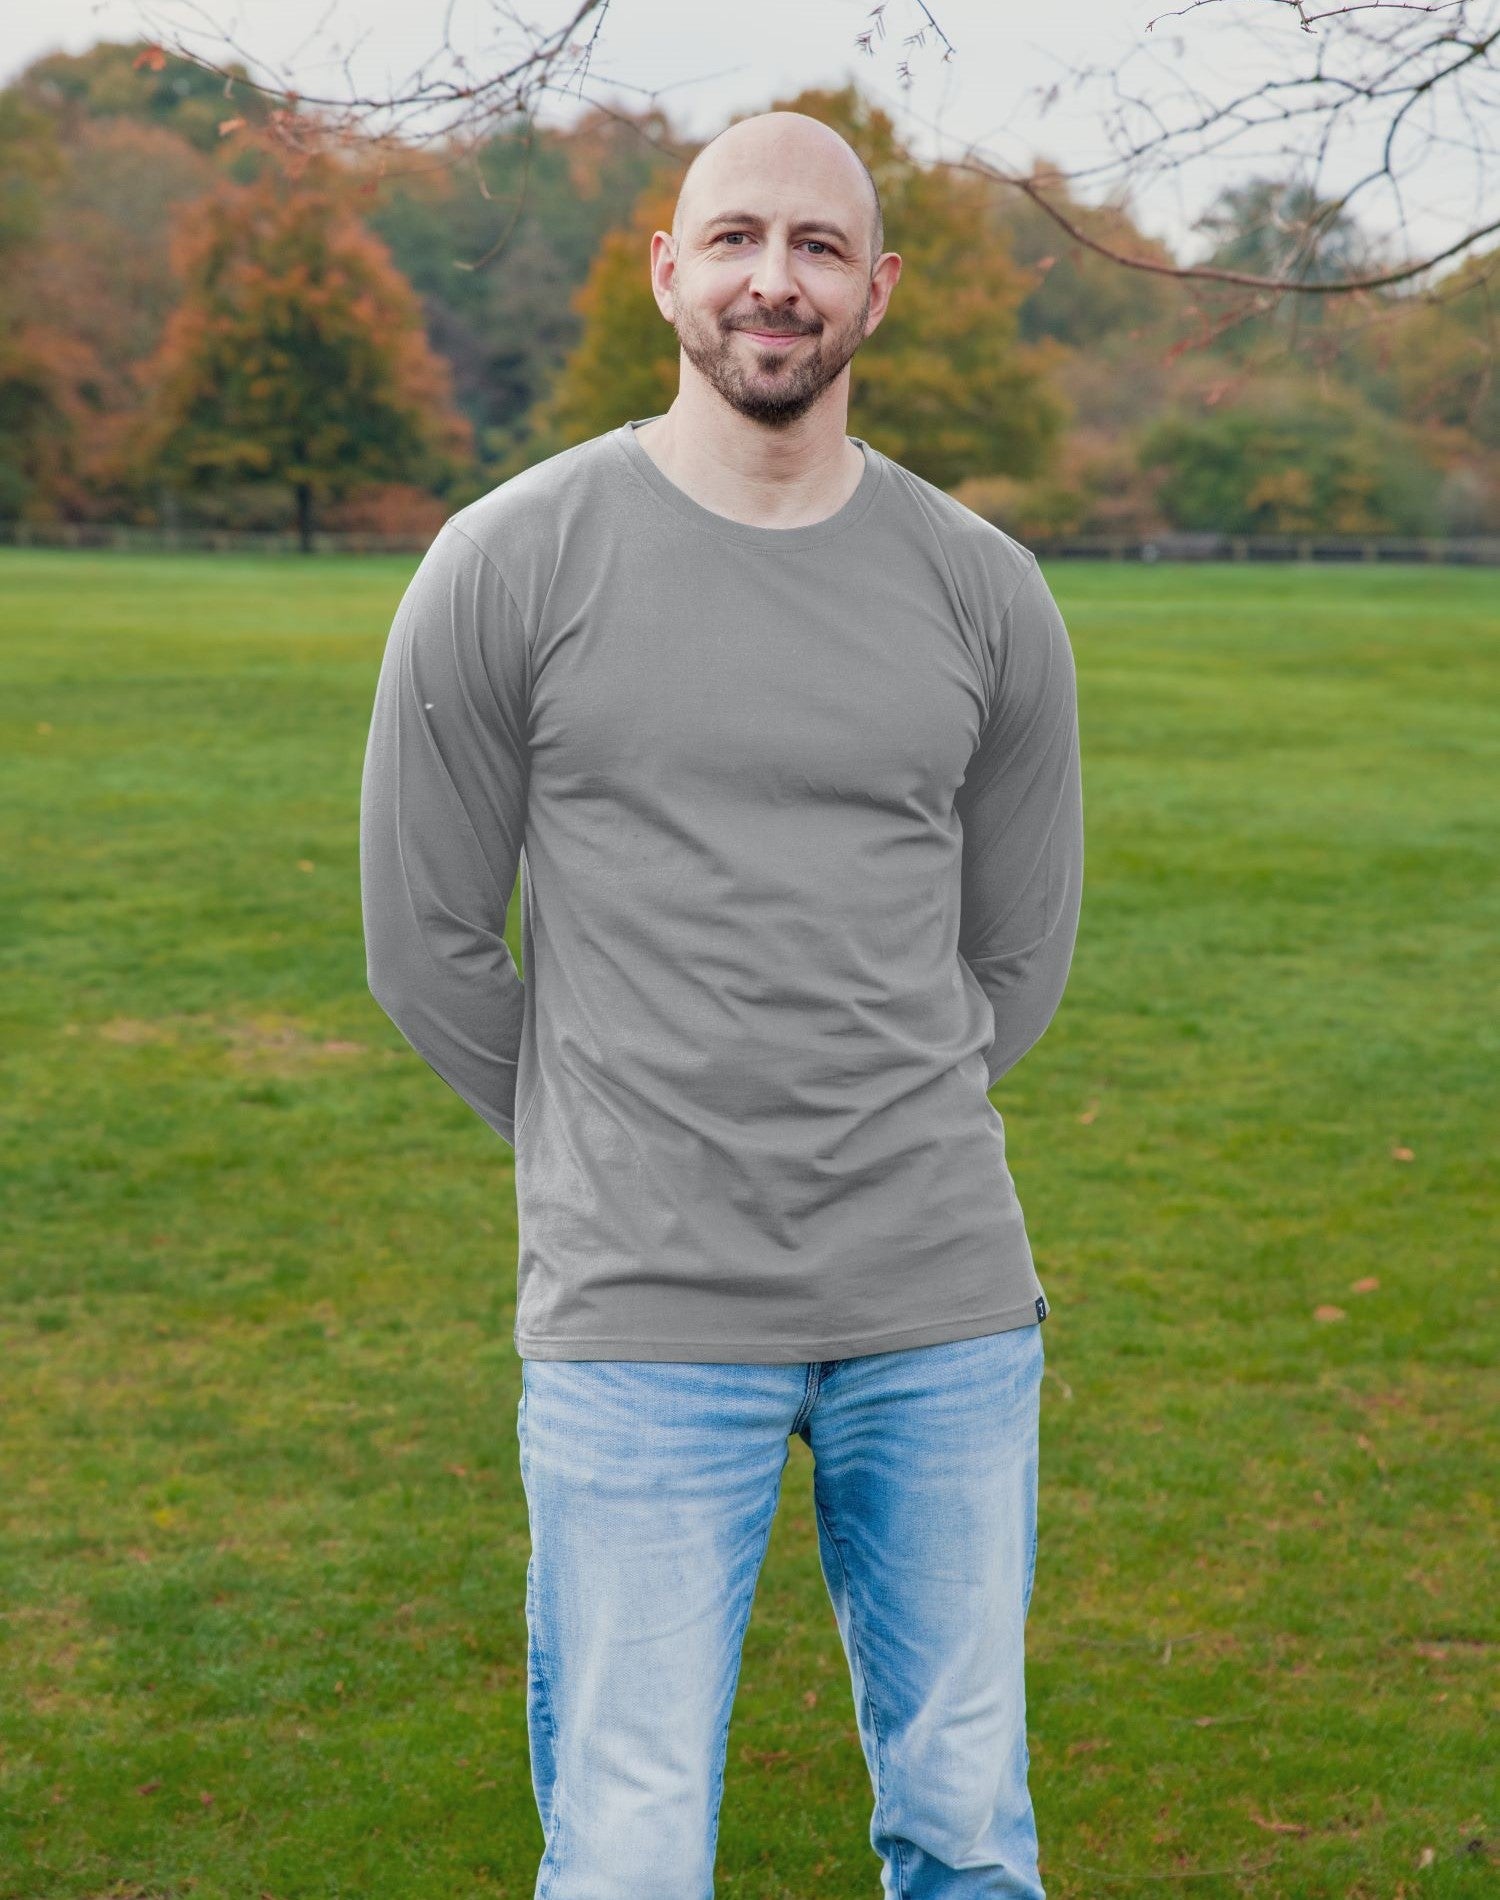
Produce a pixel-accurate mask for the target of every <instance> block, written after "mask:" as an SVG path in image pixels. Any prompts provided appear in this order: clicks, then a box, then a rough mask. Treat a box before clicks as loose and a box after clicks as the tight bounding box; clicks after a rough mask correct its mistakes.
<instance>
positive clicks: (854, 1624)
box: [813, 1496, 908, 1900]
mask: <svg viewBox="0 0 1500 1900" xmlns="http://www.w3.org/2000/svg"><path fill="white" fill-rule="evenodd" d="M813 1507H814V1509H815V1510H816V1511H817V1513H818V1518H819V1520H820V1522H821V1523H822V1525H823V1528H824V1529H825V1530H826V1531H827V1532H828V1541H829V1543H830V1544H831V1545H832V1547H833V1551H834V1555H835V1556H836V1557H837V1558H838V1560H839V1575H840V1577H841V1578H842V1579H843V1585H844V1601H845V1603H846V1604H847V1605H848V1606H849V1647H850V1648H851V1649H852V1650H853V1651H854V1660H855V1662H856V1663H857V1664H858V1665H859V1679H860V1682H861V1683H862V1684H863V1686H864V1695H865V1703H866V1705H867V1707H868V1708H869V1711H870V1727H871V1728H872V1729H874V1731H875V1807H876V1810H877V1811H878V1812H880V1813H882V1814H883V1813H884V1809H885V1740H884V1738H883V1737H882V1735H881V1733H880V1715H879V1711H878V1710H877V1709H876V1707H875V1697H874V1694H873V1693H872V1691H871V1688H870V1673H869V1671H868V1670H867V1669H866V1668H865V1658H864V1651H863V1650H862V1649H861V1648H860V1644H859V1627H858V1619H857V1618H856V1616H855V1614H854V1593H853V1591H852V1590H851V1589H850V1588H849V1565H848V1561H847V1560H846V1558H845V1556H844V1547H843V1545H842V1544H841V1543H840V1542H839V1539H838V1534H837V1532H836V1531H835V1530H834V1528H833V1522H832V1520H831V1519H830V1517H829V1516H828V1513H827V1512H826V1511H825V1510H824V1509H823V1506H822V1503H821V1501H820V1500H819V1499H818V1498H817V1497H816V1496H815V1497H814V1499H813ZM891 1859H892V1861H893V1862H894V1863H895V1869H896V1895H895V1900H907V1894H908V1888H907V1884H906V1856H905V1854H904V1853H903V1852H902V1848H901V1841H900V1839H899V1837H898V1836H897V1835H896V1834H894V1833H892V1835H891Z"/></svg>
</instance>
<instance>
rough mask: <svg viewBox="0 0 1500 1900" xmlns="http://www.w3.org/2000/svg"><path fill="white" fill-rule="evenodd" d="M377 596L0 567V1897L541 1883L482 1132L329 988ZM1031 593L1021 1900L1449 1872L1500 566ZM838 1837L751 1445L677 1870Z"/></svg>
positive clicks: (840, 1821)
mask: <svg viewBox="0 0 1500 1900" xmlns="http://www.w3.org/2000/svg"><path fill="white" fill-rule="evenodd" d="M413 565H414V561H413V560H411V559H401V560H396V559H387V558H379V559H376V558H370V559H365V560H358V561H356V560H351V559H345V558H339V557H331V558H320V559H316V560H301V559H298V558H297V557H295V556H292V557H279V558H277V557H272V558H255V557H244V558H241V557H230V556H213V555H197V556H194V555H186V556H180V557H156V556H144V555H140V556H138V555H117V554H99V555H88V554H76V553H66V552H40V551H38V552H21V551H6V552H4V553H3V554H0V627H3V660H4V669H5V680H4V711H3V717H4V720H5V724H6V744H5V760H4V769H5V791H4V815H5V820H6V835H5V850H4V854H3V867H0V874H3V877H4V880H5V887H6V888H5V890H4V894H3V918H4V946H3V954H4V986H3V995H0V1011H3V1018H4V1042H5V1053H4V1070H3V1079H4V1089H3V1103H0V1117H3V1120H0V1134H3V1142H4V1170H5V1176H6V1180H5V1187H6V1197H7V1198H6V1215H5V1228H4V1260H3V1281H0V1290H3V1300H0V1900H54V1897H56V1900H85V1897H87V1900H104V1897H105V1896H109V1897H110V1900H167V1897H168V1896H172V1897H173V1900H175V1897H176V1896H184V1895H193V1896H195V1900H208V1897H212V1900H221V1897H222V1900H313V1897H315V1896H316V1897H318V1900H322V1897H324V1896H328V1897H330V1900H332V1897H334V1896H338V1897H339V1900H352V1897H353V1896H359V1897H360V1900H478V1897H479V1896H490V1895H499V1896H511V1897H514V1900H529V1896H530V1895H531V1892H532V1883H533V1880H534V1877H535V1870H536V1864H537V1859H538V1857H539V1855H540V1851H541V1829H540V1826H539V1823H538V1820H537V1816H536V1811H535V1807H534V1803H533V1800H532V1794H531V1787H530V1781H529V1771H528V1762H527V1745H526V1724H525V1618H524V1610H523V1604H524V1578H525V1568H526V1558H527V1552H528V1548H529V1546H528V1541H527V1530H526V1512H525V1499H524V1495H523V1492H522V1489H521V1481H520V1475H519V1471H518V1468H517V1460H516V1443H515V1411H516V1404H517V1400H518V1397H519V1391H520V1367H519V1362H518V1361H517V1360H516V1358H515V1355H514V1349H513V1347H512V1344H511V1337H510V1334H511V1324H512V1301H513V1295H514V1267H515V1245H516V1230H515V1207H514V1197H513V1187H512V1173H511V1165H510V1164H511V1151H510V1149H509V1148H508V1147H507V1146H506V1145H505V1144H503V1143H502V1142H500V1141H498V1140H497V1139H496V1137H494V1136H493V1135H492V1134H491V1133H490V1132H489V1130H488V1129H487V1128H486V1127H485V1126H484V1125H483V1123H481V1122H480V1121H479V1120H478V1118H477V1117H475V1116H474V1115H473V1114H472V1113H471V1112H470V1111H469V1110H468V1109H467V1108H466V1107H465V1106H464V1104H463V1103H462V1102H461V1101H460V1100H459V1099H458V1098H457V1097H456V1096H455V1095H454V1094H453V1093H452V1092H451V1091H450V1090H449V1089H448V1088H447V1087H446V1086H445V1085H444V1084H443V1083H442V1082H440V1081H439V1080H438V1078H437V1077H436V1076H435V1075H434V1074H433V1073H432V1072H431V1071H430V1070H429V1069H428V1068H427V1067H426V1066H425V1065H424V1064H423V1063H422V1061H421V1060H420V1059H419V1058H418V1057H417V1056H415V1055H414V1054H412V1053H411V1052H410V1051H409V1050H408V1049H407V1048H406V1046H405V1044H404V1043H403V1042H402V1041H401V1039H400V1037H399V1036H398V1035H397V1033H396V1031H395V1030H394V1029H393V1027H392V1026H391V1025H390V1024H389V1022H388V1021H387V1020H386V1018H385V1017H384V1016H383V1015H382V1014H381V1012H380V1010H379V1009H378V1007H377V1006H376V1004H375V1003H374V1001H373V1000H372V999H371V997H370V996H369V994H368V993H367V991H366V988H365V982H364V961H363V946H362V940H361V933H360V923H359V909H358V868H357V820H358V793H359V771H360V762H361V758H362V753H363V747H364V738H365V729H366V724H367V721H368V717H369V710H370V702H371V697H372V694H373V690H374V681H375V672H376V668H377V666H378V663H379V657H380V653H381V649H382V647H383V644H384V639H385V634H386V630H387V628H388V626H389V623H390V619H391V615H392V612H393V610H394V608H395V604H396V601H397V599H398V598H399V596H400V593H401V590H402V588H403V586H404V585H405V581H406V578H407V576H408V575H409V573H410V572H411V569H412V567H413ZM1049 574H1050V577H1051V579H1052V583H1053V587H1054V591H1055V592H1056V595H1057V597H1058V600H1059V602H1060V603H1061V605H1062V607H1063V610H1064V613H1065V615H1066V616H1067V619H1068V622H1069V626H1070V629H1071V631H1072V635H1073V642H1074V648H1075V652H1076V655H1077V660H1078V671H1079V679H1080V696H1081V707H1082V725H1083V752H1084V788H1085V803H1086V811H1087V820H1088V853H1087V858H1088V862H1087V875H1086V885H1085V894H1084V906H1083V921H1082V927H1081V932H1080V940H1079V947H1078V952H1077V955H1076V958H1075V961H1074V966H1073V976H1072V981H1071V986H1070V988H1069V992H1068V995H1067V997H1066V999H1065V1000H1064V1003H1063V1005H1062V1008H1061V1010H1060V1012H1059V1014H1058V1017H1057V1019H1056V1021H1055V1023H1054V1025H1053V1027H1052V1029H1051V1030H1050V1031H1049V1033H1048V1035H1047V1036H1046V1038H1045V1039H1044V1041H1043V1042H1042V1044H1041V1045H1040V1046H1039V1047H1038V1048H1037V1050H1036V1051H1035V1052H1034V1053H1033V1054H1032V1055H1031V1056H1030V1057H1028V1058H1027V1060H1026V1061H1025V1062H1024V1063H1023V1064H1022V1065H1021V1066H1020V1067H1019V1068H1018V1069H1017V1070H1016V1071H1015V1072H1014V1073H1013V1074H1012V1075H1011V1076H1009V1077H1007V1078H1006V1079H1005V1080H1004V1081H1003V1082H1002V1083H1001V1085H1000V1086H999V1087H998V1088H997V1089H996V1091H995V1094H994V1100H995V1102H996V1104H997V1106H998V1107H999V1108H1000V1109H1001V1111H1002V1113H1003V1114H1004V1115H1005V1117H1006V1123H1007V1130H1008V1136H1009V1150H1010V1157H1011V1161H1012V1164H1013V1167H1014V1170H1015V1174H1016V1179H1017V1183H1018V1185H1019V1188H1020V1192H1021V1197H1022V1201H1023V1203H1024V1205H1025V1208H1026V1212H1027V1217H1028V1224H1029V1226H1030V1229H1031V1232H1032V1237H1033V1244H1034V1248H1035V1252H1036V1258H1037V1264H1038V1270H1039V1272H1040V1274H1041V1278H1042V1281H1043V1284H1044V1286H1045V1287H1046V1289H1047V1293H1048V1297H1049V1299H1050V1301H1051V1303H1052V1307H1053V1311H1052V1314H1051V1316H1050V1317H1049V1319H1048V1320H1047V1322H1046V1326H1047V1331H1046V1344H1047V1376H1046V1379H1045V1381H1044V1386H1043V1402H1042V1483H1041V1533H1040V1550H1039V1555H1038V1563H1037V1574H1036V1585H1035V1594H1034V1596H1033V1599H1032V1606H1031V1615H1030V1621H1029V1623H1028V1655H1029V1669H1028V1691H1029V1699H1028V1717H1029V1736H1030V1747H1031V1773H1032V1791H1033V1796H1034V1799H1035V1803H1036V1809H1037V1818H1038V1826H1039V1829H1040V1834H1041V1841H1042V1870H1043V1875H1044V1878H1045V1880H1046V1883H1047V1890H1048V1895H1049V1900H1091V1897H1096V1896H1107V1895H1112V1894H1116V1893H1120V1894H1131V1893H1140V1894H1147V1893H1150V1894H1162V1893H1183V1894H1185V1895H1193V1896H1202V1895H1215V1896H1217V1895H1224V1896H1230V1895H1241V1894H1245V1895H1253V1896H1257V1897H1258V1900H1303V1897H1304V1896H1307V1897H1308V1900H1311V1897H1313V1896H1340V1897H1341V1900H1342V1897H1345V1896H1347V1897H1349V1900H1353V1897H1355V1896H1358V1897H1359V1900H1404V1897H1408V1896H1410V1897H1415V1896H1419V1895H1420V1896H1427V1895H1432V1896H1444V1895H1450V1894H1452V1895H1470V1894H1473V1895H1476V1896H1477V1895H1479V1894H1480V1893H1481V1892H1490V1893H1493V1892H1494V1891H1495V1869H1496V1865H1497V1863H1500V1851H1497V1845H1496V1839H1495V1834H1496V1827H1497V1822H1500V1817H1497V1816H1496V1815H1495V1813H1494V1812H1493V1811H1492V1810H1490V1809H1487V1807H1486V1805H1485V1804H1486V1802H1487V1801H1488V1802H1492V1801H1493V1796H1494V1777H1493V1769H1494V1759H1495V1757H1494V1750H1493V1743H1492V1742H1491V1744H1490V1747H1489V1752H1488V1754H1486V1747H1485V1740H1484V1737H1485V1725H1486V1718H1487V1717H1492V1715H1493V1710H1494V1690H1495V1668H1494V1665H1495V1656H1496V1647H1495V1645H1496V1629H1495V1622H1496V1618H1495V1600H1496V1574H1497V1573H1496V1566H1495V1562H1494V1552H1495V1542H1494V1521H1493V1508H1494V1496H1495V1482H1494V1481H1495V1473H1496V1463H1495V1457H1494V1452H1495V1419H1496V1398H1497V1383H1496V1379H1495V1363H1496V1351H1495V1347H1496V1330H1495V1324H1494V1317H1495V1316H1494V1308H1493V1305H1492V1304H1491V1300H1492V1295H1493V1289H1494V1256H1495V1232H1496V1228H1495V1211H1496V1210H1495V1204H1494V1200H1493V1197H1492V1195H1491V1194H1490V1191H1489V1188H1488V1187H1487V1185H1486V1182H1485V1179H1484V1172H1485V1169H1484V1164H1485V1163H1486V1161H1488V1162H1489V1163H1491V1164H1493V1159H1494V1155H1495V1152H1496V1149H1497V1145H1500V1144H1497V1134H1500V1128H1497V1118H1496V1113H1495V1109H1496V1102H1495V1078H1496V1046H1495V1043H1496V1038H1495V1021H1494V1014H1493V1002H1494V994H1493V978H1494V969H1495V961H1496V958H1495V948H1496V921H1497V920H1496V910H1497V880H1496V861H1495V853H1494V830H1493V812H1494V801H1495V792H1496V782H1497V781H1496V773H1495V761H1496V752H1497V725H1500V721H1497V716H1496V684H1497V680H1496V675H1497V671H1500V666H1497V661H1500V577H1497V576H1496V575H1495V574H1494V573H1493V572H1490V573H1484V572H1464V571H1461V570H1442V569H1436V570H1428V569H1416V568H1410V567H1400V568H1395V567H1393V568H1387V569H1376V570H1374V571H1369V572H1367V571H1364V570H1359V571H1354V570H1348V569H1336V568H1319V569H1310V570H1298V569H1294V568H1283V567H1278V568H1259V567H1257V568H1245V567H1237V568H1236V567H1228V566H1224V567H1202V568H1151V569H1143V568H1138V567H1130V568H1127V567H1113V566H1063V565H1061V564H1056V565H1054V566H1052V567H1051V568H1050V569H1049ZM518 911H519V907H518V905H513V907H512V917H511V942H512V946H513V948H514V949H515V951H516V953H517V955H518V956H519V936H518V926H519V914H518ZM1486 972H1488V976H1487V975H1486ZM1491 1185H1492V1183H1491ZM870 1806H871V1797H870V1789H869V1784H868V1781H867V1778H866V1773H865V1767H864V1762H863V1759H862V1757H861V1755H860V1752H859V1745H858V1741H857V1737H856V1733H855V1727H854V1714H853V1707H852V1700H851V1693H850V1687H849V1681H848V1675H847V1670H846V1667H845V1664H844V1659H843V1655H842V1652H841V1650H840V1648H839V1645H838V1636H837V1631H836V1629H835V1626H834V1621H833V1613H832V1610H831V1608H830V1606H829V1604H828V1601H827V1597H826V1595H825V1592H824V1588H823V1583H822V1578H821V1575H820V1573H819V1569H818V1561H817V1546H816V1534H815V1530H814V1525H813V1517H812V1508H811V1455H810V1453H808V1451H807V1449H806V1447H805V1446H804V1445H803V1444H802V1443H801V1441H800V1440H794V1441H793V1444H792V1460H791V1464H790V1466H789V1467H788V1471H787V1481H786V1486H785V1489H784V1492H783V1498H782V1507H781V1511H780V1514H779V1516H778V1519H777V1523H776V1528H775V1532H774V1535H773V1539H772V1546H771V1551H770V1555H769V1557H768V1559H767V1563H766V1567H765V1570H764V1572H763V1573H762V1577H761V1582H760V1588H759V1593H758V1595H757V1598H756V1605H755V1611H754V1614H753V1617H752V1620H751V1627H750V1633H749V1638H748V1642H747V1645H746V1650H745V1658H744V1667H743V1673H742V1677H741V1683H740V1691H739V1697H738V1701H737V1703H736V1708H735V1715H734V1721H733V1726H732V1728H731V1733H730V1744H729V1766H728V1775H727V1785H726V1790H725V1799H724V1811H723V1820H722V1826H721V1831H720V1841H719V1874H718V1887H717V1891H718V1892H719V1893H720V1894H721V1895H724V1896H734V1900H773V1897H774V1900H844V1897H845V1896H848V1897H849V1900H855V1897H858V1900H874V1897H875V1896H876V1895H877V1894H878V1893H879V1890H880V1880H879V1864H878V1862H877V1860H876V1857H875V1855H874V1854H873V1853H872V1851H871V1849H870V1846H869V1841H868V1826H869V1814H870ZM640 1900H653V1897H652V1896H650V1895H642V1896H641V1897H640Z"/></svg>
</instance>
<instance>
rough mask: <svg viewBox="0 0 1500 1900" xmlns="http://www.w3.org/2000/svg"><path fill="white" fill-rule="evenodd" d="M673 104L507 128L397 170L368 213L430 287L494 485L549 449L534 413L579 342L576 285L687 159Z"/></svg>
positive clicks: (436, 336)
mask: <svg viewBox="0 0 1500 1900" xmlns="http://www.w3.org/2000/svg"><path fill="white" fill-rule="evenodd" d="M671 136H672V135H671V128H670V127H669V126H668V125H667V123H666V121H665V119H664V118H663V116H662V115H661V114H660V113H657V112H650V113H646V114H643V115H641V116H640V117H639V118H638V119H629V118H627V119H621V118H620V117H619V115H617V114H614V113H605V112H602V111H594V112H590V113H586V114H584V115H583V116H582V117H581V118H580V119H579V120H578V121H577V122H576V123H575V124H573V125H571V126H570V127H569V128H568V130H567V132H566V133H562V132H559V131H556V130H553V129H551V128H547V127H541V126H537V125H535V124H532V123H530V122H521V123H516V124H513V125H510V126H507V127H506V128H505V129H503V130H502V131H501V132H499V133H497V134H496V135H495V136H494V137H493V138H490V139H488V140H487V141H486V142H485V143H484V144H483V145H482V146H481V147H480V148H479V149H478V150H477V151H476V152H475V153H474V154H473V155H472V158H471V159H469V160H468V161H467V162H466V163H464V164H462V165H459V164H458V163H457V162H456V161H450V162H449V163H447V164H443V165H439V166H437V167H434V168H432V169H430V170H426V171H419V170H415V169H412V168H408V167H404V166H401V165H395V166H393V167H392V169H391V172H390V175H389V176H388V177H387V178H383V179H381V180H380V181H379V189H378V192H377V195H376V196H375V198H374V200H373V201H372V203H371V205H370V206H369V207H367V208H366V209H365V210H364V213H363V215H364V219H365V222H366V223H367V224H368V225H369V226H370V228H371V229H372V230H374V231H376V232H378V233H379V235H380V236H381V237H382V238H384V239H385V241H386V243H387V244H388V245H389V246H390V249H391V254H392V256H393V258H394V259H395V261H396V263H397V265H398V266H399V268H400V270H401V272H402V274H403V275H404V276H405V277H406V278H407V279H408V281H409V282H410V283H411V284H412V286H413V287H414V288H415V289H416V291H417V292H418V294H419V295H420V296H421V299H422V303H423V307H424V310H425V312H426V318H427V324H428V329H429V333H430V335H431V336H432V338H433V340H434V343H435V344H436V346H437V347H438V348H440V349H441V350H442V352H443V354H444V355H445V357H446V358H447V359H448V361H449V362H450V364H451V366H452V372H453V388H454V400H455V402H456V403H457V404H458V406H459V407H460V408H461V409H462V411H463V412H464V414H465V415H466V416H467V417H468V418H469V420H470V421H471V423H472V424H473V426H474V431H475V435H476V439H477V440H478V442H479V444H480V448H481V452H482V455H483V457H484V460H485V462H486V464H487V465H488V466H489V468H490V469H491V471H492V480H499V479H502V476H501V473H500V471H501V470H502V469H504V470H506V471H513V470H514V469H515V468H516V467H519V466H524V465H525V463H526V462H527V461H534V460H536V459H538V457H539V454H540V453H541V452H542V448H541V445H540V443H539V442H538V440H537V436H536V427H535V422H534V419H533V418H532V412H533V411H534V410H535V409H536V408H537V406H538V405H539V404H540V403H541V401H542V400H543V398H544V397H545V395H546V393H547V391H548V389H549V388H550V386H551V384H552V381H553V378H554V377H555V376H556V375H557V373H558V370H559V369H560V367H561V366H562V364H563V362H564V361H565V359H566V358H567V355H568V353H569V351H570V350H572V349H573V348H574V347H575V346H576V345H577V343H578V341H579V337H580V334H581V331H582V328H583V324H582V320H581V318H580V316H579V314H578V311H577V308H576V306H575V303H574V297H575V293H576V292H577V290H578V289H579V287H580V286H581V285H582V284H583V283H584V281H585V279H586V278H587V277H588V275H589V271H590V269H591V268H592V267H593V266H594V265H595V261H596V259H597V258H598V257H599V255H600V253H601V249H602V247H603V246H604V245H605V244H606V242H607V241H608V239H609V236H610V234H611V233H612V232H615V231H618V230H619V229H621V228H622V227H624V226H625V225H627V224H628V223H629V221H630V218H631V212H632V207H633V206H634V205H635V204H636V202H637V200H638V199H639V198H640V197H641V195H642V193H643V192H646V191H647V190H649V189H650V188H651V186H652V184H653V181H657V182H659V181H660V180H662V179H664V178H666V177H667V176H668V175H669V174H675V170H676V167H675V165H673V163H672V161H671V159H670V158H669V157H668V156H667V153H666V151H664V150H662V149H659V147H660V146H667V147H669V146H670V143H671Z"/></svg>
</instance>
